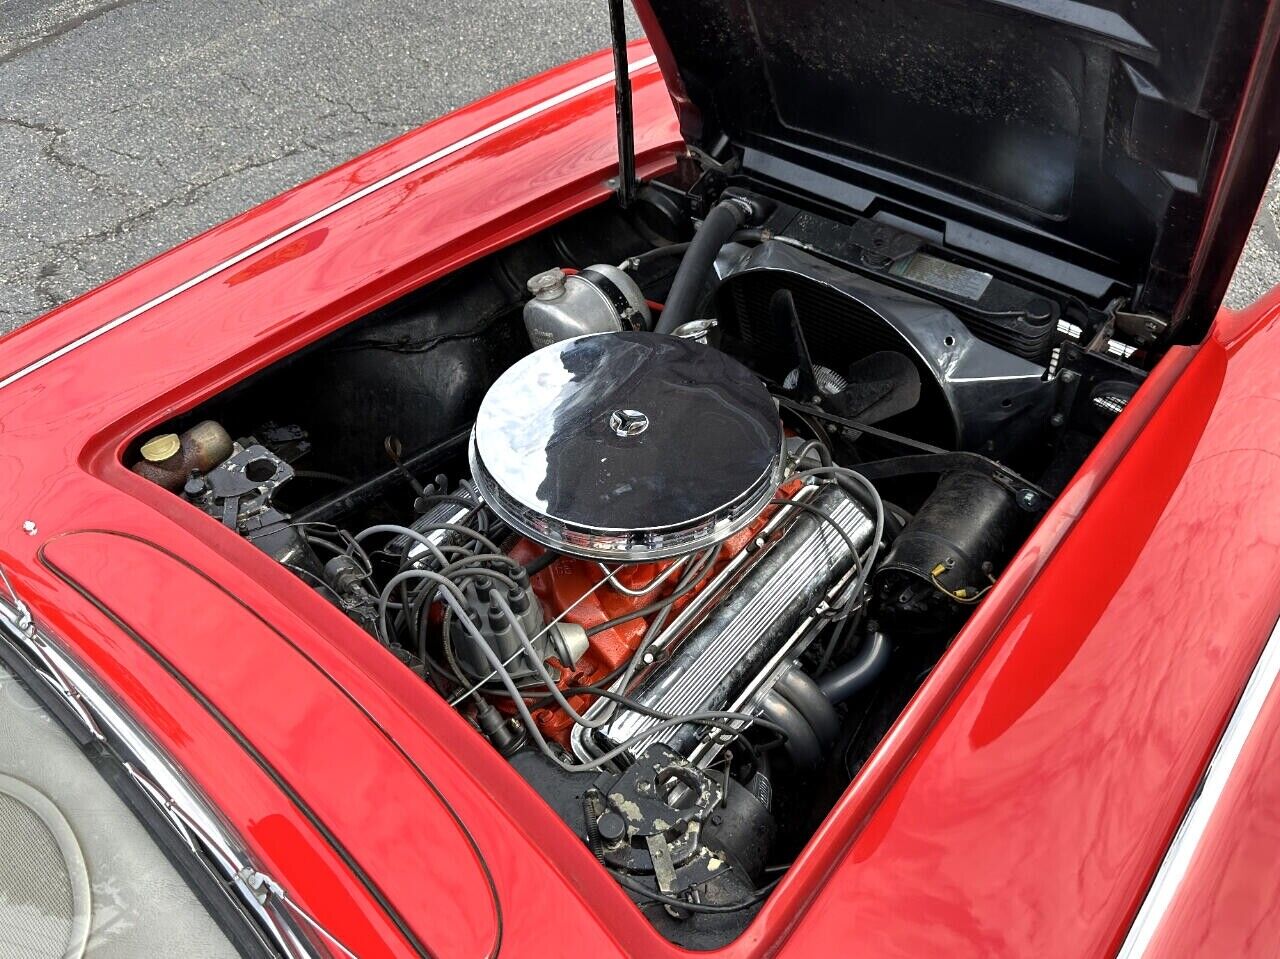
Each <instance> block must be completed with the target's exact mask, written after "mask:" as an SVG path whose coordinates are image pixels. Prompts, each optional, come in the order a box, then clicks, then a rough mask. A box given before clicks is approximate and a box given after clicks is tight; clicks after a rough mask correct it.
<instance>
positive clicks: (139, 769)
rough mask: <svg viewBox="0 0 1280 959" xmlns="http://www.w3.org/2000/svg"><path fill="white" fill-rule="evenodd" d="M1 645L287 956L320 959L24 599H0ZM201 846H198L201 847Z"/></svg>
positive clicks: (183, 785) (216, 824)
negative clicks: (104, 748) (108, 752)
mask: <svg viewBox="0 0 1280 959" xmlns="http://www.w3.org/2000/svg"><path fill="white" fill-rule="evenodd" d="M0 641H7V643H8V645H10V646H11V647H13V648H15V649H16V650H17V651H18V652H19V653H20V654H22V655H23V656H25V658H26V661H27V662H28V663H29V664H30V665H31V666H32V667H34V669H35V671H36V673H37V674H38V675H39V676H40V677H41V678H42V679H43V680H44V681H45V682H46V683H47V684H48V685H49V686H50V688H52V689H53V690H54V692H55V693H56V694H57V695H58V696H59V697H60V698H61V699H62V700H63V701H64V702H66V703H67V705H68V706H69V707H70V708H71V709H72V711H73V712H74V714H75V715H76V717H77V719H79V720H80V721H81V722H83V723H85V724H86V727H87V731H88V732H89V734H90V735H91V736H92V738H94V739H95V740H98V741H107V742H110V743H111V746H112V751H113V752H114V753H115V754H116V755H117V756H118V758H119V760H120V762H121V764H122V765H123V767H124V770H125V772H127V773H128V775H129V776H130V777H131V778H132V779H133V781H134V782H135V783H136V784H137V785H138V787H139V788H140V789H141V791H142V792H143V793H144V794H145V795H146V796H147V797H148V798H149V799H150V800H151V801H152V802H153V803H154V804H155V806H156V807H157V809H158V810H159V811H160V813H161V814H162V815H163V816H164V817H165V819H166V820H167V821H168V822H169V824H170V825H171V826H172V828H173V829H174V832H175V833H176V834H177V835H178V837H179V838H180V839H181V840H182V842H183V844H184V845H185V846H187V847H188V848H190V849H191V850H192V851H193V852H203V854H204V857H205V859H206V861H207V862H208V863H209V864H210V866H211V867H212V868H213V869H214V871H215V872H216V873H217V875H218V876H219V877H220V878H221V879H222V880H223V881H224V882H225V883H227V884H228V885H229V886H231V887H232V888H234V889H235V890H236V891H237V893H238V894H239V898H240V901H241V902H242V903H243V904H244V906H245V908H246V911H247V912H249V913H250V914H252V915H254V916H255V917H256V918H257V920H258V923H259V925H260V927H261V929H262V931H263V932H264V933H265V934H266V935H267V936H268V937H269V938H270V940H271V942H272V943H273V944H274V945H275V947H276V948H277V949H278V950H279V951H280V953H281V954H282V955H283V956H286V957H288V959H313V957H314V956H316V954H317V953H316V950H315V948H314V947H313V946H312V945H311V944H310V943H309V942H307V941H306V940H305V939H303V938H302V937H301V936H299V935H298V933H297V930H296V929H295V928H294V926H293V924H292V923H291V922H290V921H288V920H287V918H286V914H285V913H284V910H285V909H288V910H290V911H292V912H295V913H301V910H300V909H299V908H298V906H297V905H296V904H295V903H294V902H293V901H292V900H291V899H289V898H288V897H287V896H286V895H285V894H284V892H283V889H282V888H281V887H280V886H279V885H278V884H276V883H275V882H274V881H271V882H272V886H273V887H274V889H278V890H280V892H279V894H278V895H276V896H275V898H270V897H268V896H265V895H264V894H263V892H262V891H261V889H260V888H259V886H260V884H259V883H255V882H252V881H250V879H251V878H252V877H264V878H267V879H269V877H266V874H265V873H262V872H260V871H259V870H258V867H257V865H256V864H255V863H253V862H252V861H251V860H250V858H249V856H248V854H247V853H246V851H245V850H244V849H243V847H242V845H241V844H240V843H239V841H238V840H236V839H235V838H234V836H233V835H232V834H231V833H230V832H228V830H227V829H226V827H225V826H224V825H223V824H222V822H221V820H220V819H219V817H218V816H217V815H216V814H215V813H214V812H213V807H212V806H211V805H210V804H209V803H208V802H207V800H205V799H204V798H203V797H202V796H200V795H199V794H198V793H197V792H196V791H195V789H194V788H193V787H192V786H191V785H190V784H189V783H188V782H187V779H186V778H185V777H184V776H183V775H182V774H181V773H179V772H178V769H177V767H176V766H175V765H174V764H173V763H172V762H171V761H170V760H169V759H168V757H167V756H165V755H164V754H163V753H162V752H161V750H160V748H159V747H158V746H157V745H156V744H155V743H154V742H153V741H152V740H151V737H150V736H149V735H148V734H147V733H146V732H145V731H143V730H142V728H141V727H140V726H139V725H138V724H137V723H136V722H135V721H134V720H133V719H132V717H130V716H129V715H127V714H126V713H125V712H123V711H122V710H121V709H120V707H119V706H117V705H116V703H115V702H114V701H113V700H112V699H111V698H110V697H109V696H107V695H106V694H105V693H104V692H103V691H102V690H101V689H100V688H99V686H98V683H97V680H96V679H94V678H93V677H92V676H91V675H90V674H89V673H88V672H87V671H86V670H85V669H84V668H83V667H81V666H80V664H79V663H77V662H76V661H75V660H74V659H73V658H72V657H70V656H69V655H68V654H67V653H65V652H64V651H62V650H61V649H60V648H59V647H58V646H57V645H56V644H55V643H52V642H50V641H49V639H48V637H46V636H45V635H44V634H42V633H41V632H40V631H39V630H38V629H36V628H35V626H34V625H33V624H32V623H31V621H30V617H29V614H27V613H26V610H25V607H24V606H22V604H21V601H20V600H19V601H18V603H17V605H15V604H14V603H12V602H10V601H8V600H6V599H4V598H0ZM197 846H198V849H197ZM302 915H303V918H304V919H305V921H306V922H307V923H308V924H309V925H312V926H314V927H315V928H316V929H317V930H318V931H319V932H320V934H321V935H323V936H324V937H325V938H326V939H328V940H330V941H331V942H333V943H334V944H335V945H337V946H339V947H340V948H341V949H342V951H343V952H345V953H346V954H347V955H351V953H350V952H349V951H348V950H346V948H345V947H343V946H342V945H341V943H339V942H338V941H337V940H336V939H334V938H333V937H332V936H331V935H330V934H329V933H328V932H327V931H325V930H324V929H323V928H322V927H320V926H319V924H318V923H316V921H315V920H314V919H312V918H311V917H310V916H308V915H305V914H302Z"/></svg>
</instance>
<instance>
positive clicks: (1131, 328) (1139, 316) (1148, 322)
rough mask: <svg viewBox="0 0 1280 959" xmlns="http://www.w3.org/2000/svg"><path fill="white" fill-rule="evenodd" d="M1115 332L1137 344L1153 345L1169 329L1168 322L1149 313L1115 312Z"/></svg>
mask: <svg viewBox="0 0 1280 959" xmlns="http://www.w3.org/2000/svg"><path fill="white" fill-rule="evenodd" d="M1115 319H1116V330H1117V332H1119V333H1122V334H1124V335H1125V336H1126V337H1128V338H1129V339H1131V340H1136V341H1137V342H1139V343H1154V342H1155V341H1156V340H1158V339H1160V337H1162V336H1163V335H1164V334H1165V331H1166V330H1168V329H1169V321H1168V320H1166V319H1162V318H1161V317H1158V316H1152V315H1150V314H1149V313H1126V312H1124V311H1122V310H1117V311H1116V317H1115Z"/></svg>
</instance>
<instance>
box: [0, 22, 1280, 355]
mask: <svg viewBox="0 0 1280 959" xmlns="http://www.w3.org/2000/svg"><path fill="white" fill-rule="evenodd" d="M605 11H606V7H605V0H555V2H553V0H472V2H467V0H429V2H425V3H424V2H414V0H164V2H161V0H0V158H3V162H0V331H4V330H7V329H11V328H13V327H15V326H18V325H20V324H22V323H24V322H26V321H27V320H29V319H32V318H33V317H35V316H38V315H39V314H41V313H43V312H45V311H46V310H49V309H51V308H53V307H55V306H57V305H58V304H59V303H62V302H64V301H65V300H67V299H69V298H71V297H73V296H76V295H77V294H79V293H83V292H85V291H86V290H89V289H92V288H93V287H94V286H97V285H98V284H100V283H102V282H104V281H106V280H109V279H111V278H112V277H114V276H116V275H117V274H119V273H121V272H123V271H124V270H126V269H128V268H129V267H131V266H134V265H135V264H137V263H141V262H143V261H145V260H147V259H148V258H150V257H152V256H154V255H156V254H157V253H160V252H162V251H164V250H166V249H168V248H169V247H171V246H173V245H175V244H177V243H179V242H181V241H183V240H185V239H187V238H189V237H191V236H194V235H196V234H197V233H200V232H201V231H203V230H205V229H207V228H208V227H211V226H213V225H215V224H217V223H220V222H221V221H223V220H225V219H227V218H228V217H231V216H234V215H235V214H237V213H239V212H241V211H243V210H246V209H248V208H250V207H252V206H254V205H255V204H257V203H260V202H262V201H263V200H266V199H268V198H270V197H272V196H274V195H276V194H278V193H280V192H281V191H283V190H285V189H287V188H289V187H291V186H293V185H294V184H296V183H299V182H301V181H303V180H306V179H308V178H309V177H312V176H314V175H315V174H317V173H320V172H322V171H323V170H325V169H328V168H330V167H332V166H335V165H336V164H338V163H341V162H342V161H344V160H347V159H349V158H350V157H353V156H356V155H358V154H360V153H362V152H364V151H365V150H368V149H369V148H371V147H373V146H376V145H377V144H379V143H382V142H384V141H386V140H389V139H391V138H392V137H394V136H396V135H398V134H400V133H402V132H404V131H405V130H408V129H411V128H413V127H415V126H418V125H419V124H421V123H424V122H425V121H427V120H429V119H431V118H432V117H435V116H438V115H440V114H441V113H444V112H447V111H448V110H451V109H454V108H455V107H459V106H462V105H463V104H465V103H468V102H469V101H471V100H474V99H476V98H477V97H480V96H483V95H484V94H486V93H489V92H491V91H493V90H496V89H499V88H501V87H503V86H506V85H508V84H510V83H512V82H514V81H516V80H519V79H521V78H523V77H526V76H529V75H531V74H534V73H537V72H538V71H541V70H544V69H546V68H548V67H551V66H554V65H555V64H557V63H561V62H563V61H565V60H568V59H570V58H573V57H576V56H579V55H581V54H584V53H588V52H590V51H592V50H595V49H598V48H600V47H602V46H604V45H605V44H606V43H607V42H608V26H607V20H606V13H605ZM633 27H634V24H633ZM1276 188H1277V181H1276V179H1275V178H1273V182H1272V190H1271V192H1270V193H1269V194H1268V197H1267V201H1266V203H1265V204H1264V206H1263V209H1262V211H1261V215H1260V217H1259V220H1258V222H1257V224H1256V225H1255V227H1254V231H1253V235H1252V237H1251V240H1250V248H1249V251H1248V252H1247V254H1246V257H1245V260H1244V261H1243V262H1242V264H1241V266H1240V269H1239V271H1238V272H1237V276H1236V282H1235V285H1234V286H1233V289H1232V294H1231V302H1233V303H1236V304H1242V303H1245V302H1248V301H1249V300H1250V299H1252V298H1253V297H1254V296H1256V295H1257V294H1259V293H1261V292H1263V291H1264V290H1266V289H1267V288H1269V287H1270V286H1271V285H1273V284H1275V283H1280V228H1278V227H1277V217H1278V216H1280V194H1278V193H1277V189H1276Z"/></svg>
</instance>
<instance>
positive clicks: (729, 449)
mask: <svg viewBox="0 0 1280 959" xmlns="http://www.w3.org/2000/svg"><path fill="white" fill-rule="evenodd" d="M781 466H782V424H781V422H780V421H779V418H778V411H777V408H776V407H775V405H774V402H773V399H772V398H771V397H770V396H769V393H768V391H767V390H766V389H765V388H764V386H763V385H762V384H761V383H760V381H759V380H758V379H757V378H756V377H755V376H754V375H752V373H751V372H750V371H749V370H747V369H746V368H745V367H744V366H742V364H740V363H738V362H737V361H736V360H734V359H732V358H731V357H729V356H727V355H726V354H724V353H721V352H720V351H719V350H717V349H714V348H710V347H706V346H702V345H700V344H698V343H695V342H692V341H689V340H682V339H679V338H677V337H672V336H665V335H662V334H657V333H600V334H595V335H590V336H581V337H577V338H575V339H571V340H564V341H562V342H560V343H555V344H552V345H551V346H548V347H544V348H543V349H540V350H537V351H536V352H534V353H531V354H529V355H528V356H526V357H524V358H523V359H522V360H520V361H519V362H518V363H516V364H515V365H514V366H512V367H511V368H510V369H508V370H507V371H506V372H505V373H503V374H502V376H500V377H499V378H498V381H497V382H496V383H494V384H493V386H492V387H491V388H490V389H489V392H488V393H487V394H486V395H485V398H484V400H483V401H482V402H481V404H480V412H479V414H478V415H477V417H476V425H475V429H474V431H473V432H472V435H471V470H472V475H473V478H474V480H475V483H476V485H477V487H478V488H479V490H480V494H481V496H482V497H483V498H484V500H485V502H486V503H488V504H489V506H490V507H491V508H492V509H493V510H494V511H495V512H496V513H497V514H498V515H499V516H501V517H502V518H503V519H504V520H506V522H507V523H509V524H510V525H511V526H512V527H513V528H514V529H515V530H516V531H517V532H520V533H522V534H524V535H526V536H528V537H529V538H530V539H532V540H535V541H536V542H539V543H542V544H543V545H546V546H550V547H552V548H554V549H558V550H561V551H562V552H566V553H570V554H573V555H578V556H585V557H591V558H597V559H613V560H618V561H639V560H652V559H661V558H664V557H669V556H677V555H680V554H682V553H686V552H689V551H692V550H697V549H702V548H704V547H707V546H710V545H713V544H715V543H718V542H719V541H721V540H723V539H724V538H726V537H727V536H730V535H731V534H733V533H735V532H737V531H738V530H740V529H742V528H743V527H744V526H746V525H747V524H748V523H750V522H751V521H752V520H753V519H755V517H756V516H758V515H759V514H760V512H761V510H763V509H764V507H765V506H766V505H767V504H768V501H769V499H770V498H771V497H772V496H773V493H774V490H775V489H776V488H777V485H778V482H779V481H780V476H781Z"/></svg>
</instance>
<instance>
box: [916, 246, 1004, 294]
mask: <svg viewBox="0 0 1280 959" xmlns="http://www.w3.org/2000/svg"><path fill="white" fill-rule="evenodd" d="M892 272H894V273H896V274H897V275H898V276H901V277H902V278H904V279H907V280H911V281H912V282H914V283H919V284H920V285H921V286H931V287H933V288H934V289H935V290H942V291H943V292H945V293H950V294H952V295H953V296H962V297H964V298H965V299H966V300H980V299H982V294H983V293H985V292H986V291H987V287H988V286H989V285H990V283H991V274H990V273H983V272H982V271H981V270H974V269H971V268H970V267H967V266H961V265H960V264H959V263H950V262H948V261H947V260H940V259H938V258H937V257H936V256H930V255H929V254H928V253H916V254H913V255H912V257H911V258H910V259H909V260H907V261H906V262H905V264H904V265H900V266H899V265H895V267H894V269H893V271H892Z"/></svg>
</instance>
